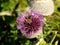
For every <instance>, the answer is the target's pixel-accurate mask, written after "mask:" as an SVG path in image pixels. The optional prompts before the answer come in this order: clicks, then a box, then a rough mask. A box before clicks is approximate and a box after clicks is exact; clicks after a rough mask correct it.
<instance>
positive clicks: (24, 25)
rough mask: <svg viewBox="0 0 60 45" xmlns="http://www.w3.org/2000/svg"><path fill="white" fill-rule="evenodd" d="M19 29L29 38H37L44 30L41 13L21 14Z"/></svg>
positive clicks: (18, 21) (32, 11) (18, 20)
mask: <svg viewBox="0 0 60 45" xmlns="http://www.w3.org/2000/svg"><path fill="white" fill-rule="evenodd" d="M16 22H17V29H19V30H20V31H21V33H22V35H23V36H25V37H27V38H35V37H37V36H38V35H39V34H40V33H41V31H42V28H43V25H44V22H43V16H42V14H40V13H39V12H36V11H34V10H31V11H29V12H27V13H21V14H20V16H18V17H17V20H16Z"/></svg>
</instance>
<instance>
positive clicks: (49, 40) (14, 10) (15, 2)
mask: <svg viewBox="0 0 60 45" xmlns="http://www.w3.org/2000/svg"><path fill="white" fill-rule="evenodd" d="M28 2H29V0H0V45H36V43H37V42H38V40H39V38H40V37H38V38H34V39H27V38H25V37H23V36H22V35H21V33H20V31H18V30H17V28H16V18H17V16H18V14H20V13H21V12H22V11H24V10H25V8H26V7H28V6H29V5H28ZM53 2H54V5H55V11H54V13H53V14H52V16H47V17H45V18H46V19H47V21H46V23H45V26H44V29H43V36H44V38H43V40H42V42H40V45H60V44H59V43H60V0H53Z"/></svg>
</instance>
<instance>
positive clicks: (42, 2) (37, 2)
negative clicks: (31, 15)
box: [29, 0, 54, 16]
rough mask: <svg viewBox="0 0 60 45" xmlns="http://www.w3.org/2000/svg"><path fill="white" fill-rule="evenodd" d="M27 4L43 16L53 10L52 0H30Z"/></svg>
mask: <svg viewBox="0 0 60 45" xmlns="http://www.w3.org/2000/svg"><path fill="white" fill-rule="evenodd" d="M29 5H30V7H31V8H32V9H34V10H36V11H38V12H41V13H42V14H43V15H44V16H48V15H51V14H52V13H53V12H54V3H53V1H52V0H33V1H30V3H29Z"/></svg>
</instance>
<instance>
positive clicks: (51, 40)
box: [50, 31, 57, 45]
mask: <svg viewBox="0 0 60 45" xmlns="http://www.w3.org/2000/svg"><path fill="white" fill-rule="evenodd" d="M56 35H57V31H56V32H55V35H54V37H53V39H52V40H51V42H50V45H52V43H53V41H54V39H55V38H56Z"/></svg>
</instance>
